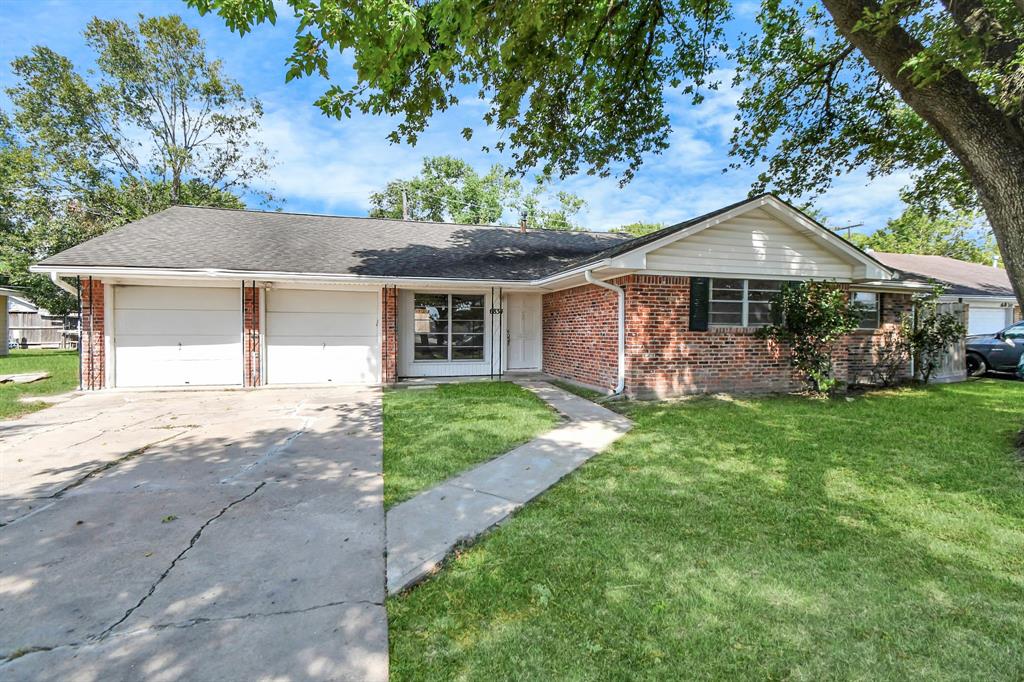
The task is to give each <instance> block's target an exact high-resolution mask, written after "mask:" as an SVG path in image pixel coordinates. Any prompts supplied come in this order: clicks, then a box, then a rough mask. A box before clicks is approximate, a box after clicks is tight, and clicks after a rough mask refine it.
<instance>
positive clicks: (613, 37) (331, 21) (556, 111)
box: [190, 0, 729, 180]
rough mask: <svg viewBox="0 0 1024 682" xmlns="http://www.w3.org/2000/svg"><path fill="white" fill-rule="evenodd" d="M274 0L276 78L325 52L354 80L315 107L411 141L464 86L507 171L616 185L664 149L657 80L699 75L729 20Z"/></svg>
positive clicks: (607, 6)
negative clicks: (284, 17) (509, 161)
mask: <svg viewBox="0 0 1024 682" xmlns="http://www.w3.org/2000/svg"><path fill="white" fill-rule="evenodd" d="M190 4H191V5H192V6H194V7H197V8H199V9H200V10H201V11H203V12H210V11H213V12H217V13H218V14H220V16H221V17H222V18H223V19H224V20H225V23H226V24H227V25H228V26H229V27H230V28H232V29H233V30H238V31H245V30H249V29H250V28H251V27H252V26H254V25H255V24H258V23H260V21H261V17H260V12H261V11H264V10H263V7H262V5H263V3H254V4H253V6H252V9H251V11H249V12H246V11H245V8H244V7H243V5H244V3H242V2H240V1H239V0H191V1H190ZM288 4H289V5H290V6H291V7H292V9H293V10H294V12H295V14H296V16H298V17H300V22H299V26H298V28H297V29H296V41H295V49H294V51H293V53H292V55H291V56H290V57H289V58H288V70H287V78H289V79H293V78H298V77H304V76H309V75H312V74H313V73H319V74H321V75H326V73H327V67H328V63H329V61H330V60H331V59H337V55H338V53H340V52H346V53H351V55H352V58H353V66H354V76H355V83H354V84H353V85H351V86H348V87H344V88H341V87H340V86H338V85H337V84H334V85H332V86H331V87H330V89H329V90H328V91H327V92H325V93H324V95H323V96H321V97H320V98H319V99H318V100H317V104H318V106H319V107H320V108H321V109H322V110H323V112H324V113H325V114H327V115H329V116H342V115H347V114H346V111H348V112H350V111H351V109H347V107H349V108H357V109H358V110H359V111H362V112H364V113H372V114H382V115H386V116H393V117H396V118H397V120H398V123H397V124H396V126H395V128H394V129H393V131H392V133H391V135H390V139H393V140H400V141H404V142H409V143H415V141H416V140H417V139H418V136H419V134H420V133H422V131H423V130H424V129H425V127H426V126H427V124H428V122H429V120H430V118H431V117H432V116H434V115H435V114H437V113H439V112H443V111H445V110H447V109H448V108H450V107H453V106H457V105H458V104H459V102H460V101H461V98H462V97H463V96H465V93H464V86H469V85H472V86H474V88H473V90H474V93H476V92H478V93H479V95H480V96H481V98H482V99H484V100H485V101H486V102H487V104H488V108H487V110H486V111H485V113H484V115H483V121H484V123H486V124H487V125H492V126H494V127H495V128H497V129H498V130H499V131H500V132H501V133H502V134H503V137H504V141H503V143H502V146H503V148H504V147H506V146H507V148H509V149H511V150H512V151H513V158H514V160H515V162H514V170H516V171H519V172H525V171H529V170H532V169H535V168H540V169H541V170H542V171H543V172H545V173H551V174H557V175H559V176H562V177H564V176H566V175H570V174H574V173H577V172H579V171H581V170H585V171H586V172H588V173H594V174H597V175H610V174H612V173H615V174H618V175H620V176H621V177H622V178H623V179H624V180H628V179H629V178H630V177H632V175H633V173H634V172H635V170H636V169H637V168H638V167H639V166H640V164H641V163H642V160H643V157H644V156H645V155H647V154H650V153H659V152H661V151H663V150H664V149H666V148H667V146H668V135H669V133H670V130H671V129H670V126H669V120H668V115H667V111H666V107H665V92H664V85H665V83H666V82H667V81H668V80H670V79H674V80H678V81H679V82H680V83H682V82H684V81H685V82H686V83H698V84H704V83H706V82H707V81H708V80H710V75H711V73H712V71H713V70H714V69H715V68H716V66H717V65H718V64H719V60H720V58H721V55H722V52H721V47H722V45H723V43H724V38H725V36H724V31H723V25H724V22H725V20H726V19H727V17H728V14H729V5H728V3H726V2H724V1H723V0H711V2H704V1H702V2H696V1H695V0H684V1H683V2H677V3H664V2H660V1H657V0H651V1H646V2H638V3H628V2H622V1H619V0H612V2H603V1H602V2H593V3H583V4H580V3H564V2H560V1H559V0H537V1H535V2H529V3H496V4H492V5H488V6H486V7H481V6H479V5H478V4H477V3H474V2H470V1H469V0H430V1H427V2H410V1H408V0H373V1H371V2H355V1H353V0H340V1H338V2H332V3H321V4H319V5H317V4H313V3H309V2H304V1H301V0H289V2H288ZM693 94H694V96H695V97H697V98H699V97H700V95H699V94H698V93H696V92H694V93H693Z"/></svg>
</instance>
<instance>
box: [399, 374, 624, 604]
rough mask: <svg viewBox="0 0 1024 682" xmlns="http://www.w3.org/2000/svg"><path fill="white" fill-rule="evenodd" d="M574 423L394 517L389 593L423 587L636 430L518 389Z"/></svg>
mask: <svg viewBox="0 0 1024 682" xmlns="http://www.w3.org/2000/svg"><path fill="white" fill-rule="evenodd" d="M517 383H519V384H520V385H521V386H523V387H524V388H527V389H529V390H530V391H533V392H534V393H535V394H537V395H538V396H539V397H540V398H541V399H542V400H544V401H545V402H547V403H548V404H549V405H551V406H552V407H553V408H555V409H556V410H557V411H558V412H560V413H561V414H562V415H564V416H565V417H566V418H567V422H566V423H564V424H563V425H562V426H559V427H558V428H556V429H554V430H552V431H549V432H547V433H546V434H544V435H543V436H541V437H539V438H536V439H534V440H532V441H530V442H529V443H526V444H525V445H521V446H519V447H518V448H516V449H514V450H512V451H510V452H508V453H506V454H504V455H501V456H500V457H497V458H495V459H492V460H490V461H488V462H485V463H483V464H480V465H479V466H476V467H474V468H472V469H470V470H468V471H465V472H463V473H461V474H459V475H458V476H456V477H454V478H451V479H448V480H447V481H445V482H444V483H442V484H440V485H438V486H437V487H435V488H431V489H430V490H427V491H425V492H423V493H420V494H419V495H417V496H416V497H414V498H412V499H411V500H407V501H406V502H403V503H402V504H399V505H397V506H395V507H393V508H392V509H391V510H390V511H388V512H387V519H386V524H387V540H386V542H387V589H388V592H389V593H391V594H394V593H396V592H399V591H401V590H403V589H405V588H406V587H409V586H410V585H413V584H414V583H416V582H418V581H419V580H422V579H423V578H424V577H426V576H427V575H429V574H430V573H431V572H433V571H434V570H436V569H437V567H438V566H439V565H440V564H441V562H442V561H444V559H445V557H446V556H448V554H449V553H450V552H451V551H452V549H454V547H455V546H456V545H457V544H459V543H462V542H465V541H467V540H471V539H473V538H475V537H477V536H478V535H480V534H481V533H484V532H485V531H487V530H488V529H489V528H491V527H493V526H494V525H495V524H497V523H500V522H501V521H502V520H504V519H505V518H507V517H508V516H509V514H511V513H512V512H514V511H515V510H516V509H519V508H520V507H522V506H523V505H524V504H526V503H527V502H529V501H530V500H532V499H533V498H534V497H536V496H537V495H539V494H541V493H542V492H544V491H545V490H547V489H548V488H550V487H551V486H552V485H554V484H555V483H557V482H558V481H559V480H560V479H561V478H562V477H563V476H565V475H566V474H569V473H570V472H572V471H574V470H576V469H577V468H578V467H579V466H580V465H582V464H583V463H584V462H586V461H587V460H588V459H590V458H591V457H593V456H594V455H596V454H598V453H599V452H601V451H602V450H604V449H605V448H607V447H608V446H609V445H611V444H612V443H613V442H615V441H616V440H618V439H619V438H620V437H622V436H623V435H624V434H625V433H626V432H627V431H629V429H630V428H631V427H632V425H633V423H632V422H631V421H630V420H628V419H626V418H625V417H623V416H621V415H619V414H616V413H615V412H612V411H611V410H608V409H606V408H604V407H601V406H600V405H596V404H594V403H592V402H590V401H589V400H584V399H583V398H579V397H577V396H575V395H573V394H571V393H568V392H566V391H563V390H561V389H559V388H555V387H554V386H552V385H551V384H549V383H546V382H540V381H520V382H517Z"/></svg>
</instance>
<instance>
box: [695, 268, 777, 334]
mask: <svg viewBox="0 0 1024 682" xmlns="http://www.w3.org/2000/svg"><path fill="white" fill-rule="evenodd" d="M783 284H785V282H782V281H779V280H771V279H724V278H717V277H716V278H715V279H712V280H711V325H712V326H715V327H763V326H765V325H767V324H771V321H772V299H774V298H775V297H776V296H777V295H778V294H779V291H780V290H781V289H782V285H783Z"/></svg>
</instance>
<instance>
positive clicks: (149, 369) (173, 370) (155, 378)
mask: <svg viewBox="0 0 1024 682" xmlns="http://www.w3.org/2000/svg"><path fill="white" fill-rule="evenodd" d="M144 362H145V363H146V364H145V373H140V372H129V373H124V374H123V373H121V372H119V374H118V376H119V377H120V378H119V379H118V386H122V387H141V386H232V385H235V384H238V383H240V380H241V377H240V370H239V369H238V368H237V367H231V366H229V365H226V364H225V363H224V362H221V361H219V360H209V359H195V360H191V361H187V360H186V361H181V360H175V361H156V362H149V361H144Z"/></svg>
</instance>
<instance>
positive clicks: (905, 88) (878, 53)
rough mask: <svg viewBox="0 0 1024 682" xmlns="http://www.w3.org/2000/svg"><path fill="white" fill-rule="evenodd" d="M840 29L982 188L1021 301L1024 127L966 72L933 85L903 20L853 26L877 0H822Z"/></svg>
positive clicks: (943, 77)
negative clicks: (914, 64)
mask: <svg viewBox="0 0 1024 682" xmlns="http://www.w3.org/2000/svg"><path fill="white" fill-rule="evenodd" d="M823 3H824V5H825V8H826V9H827V10H828V12H829V14H831V15H832V19H833V20H834V21H835V23H836V28H837V29H838V31H839V33H840V34H841V35H842V36H843V37H845V38H846V39H847V40H848V41H850V43H851V44H852V45H853V46H854V47H856V48H857V49H858V50H859V51H860V52H861V54H863V55H864V58H865V59H867V60H868V62H870V63H871V65H872V66H873V67H874V68H875V70H876V71H878V73H879V74H880V75H881V76H882V77H883V78H885V80H887V81H888V82H889V83H890V84H891V85H892V86H893V87H894V88H895V89H896V91H897V92H899V94H900V97H901V98H902V99H903V101H904V102H906V103H907V106H909V107H910V108H911V109H913V110H914V111H915V112H916V113H917V114H918V115H919V116H920V117H921V118H923V119H924V120H925V121H927V122H928V124H929V125H930V126H931V127H932V129H934V130H935V132H936V133H938V135H939V136H940V137H941V138H942V139H943V141H944V142H945V143H946V144H947V145H948V146H949V148H950V150H951V151H952V152H953V153H954V154H955V155H956V156H957V158H958V159H959V160H960V162H961V163H962V164H964V167H965V168H966V169H967V172H968V175H969V176H970V177H971V181H972V183H973V184H974V187H975V189H976V190H977V191H978V196H979V198H980V199H981V204H982V206H983V207H984V209H985V213H986V215H987V216H988V220H989V223H990V224H991V225H992V230H993V232H994V233H995V236H996V242H997V243H998V244H999V250H1000V252H1001V253H1002V256H1003V263H1004V264H1005V266H1006V271H1007V274H1008V275H1009V277H1010V283H1011V284H1012V285H1013V290H1014V293H1016V295H1017V300H1018V301H1021V302H1024V130H1021V128H1020V126H1019V125H1018V124H1017V123H1016V122H1015V121H1014V120H1012V119H1011V118H1010V117H1008V116H1006V115H1005V114H1004V113H1003V112H1002V111H1000V110H999V109H998V108H996V106H995V105H994V104H992V103H991V102H990V101H989V100H988V98H987V97H985V96H984V95H983V94H982V93H981V92H980V91H979V90H978V88H977V86H976V85H975V84H974V83H973V82H971V81H970V80H969V79H968V78H967V77H966V76H964V75H963V74H962V73H961V72H960V71H957V70H955V69H953V68H949V69H947V70H946V71H945V72H944V73H943V74H942V75H941V76H939V77H938V78H936V79H934V80H933V81H931V82H929V83H928V84H927V85H923V86H918V85H915V84H914V83H913V82H911V80H910V76H911V74H910V73H909V71H910V70H909V69H907V70H904V69H903V65H904V64H906V63H907V61H908V60H909V59H910V58H911V57H914V56H915V55H917V54H918V53H919V52H921V50H922V45H921V44H920V43H919V42H918V41H917V40H916V39H915V38H914V37H913V36H911V35H910V34H909V33H907V32H906V31H905V30H904V29H903V28H902V27H901V26H900V25H899V24H894V25H892V26H889V27H888V28H886V29H885V30H883V31H880V32H879V31H874V30H871V29H866V28H862V29H860V30H856V31H855V30H854V27H855V26H856V24H857V22H858V21H860V20H861V18H863V17H864V16H865V11H866V10H870V11H873V12H874V11H878V10H879V5H878V4H877V3H876V2H875V1H874V0H823Z"/></svg>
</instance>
